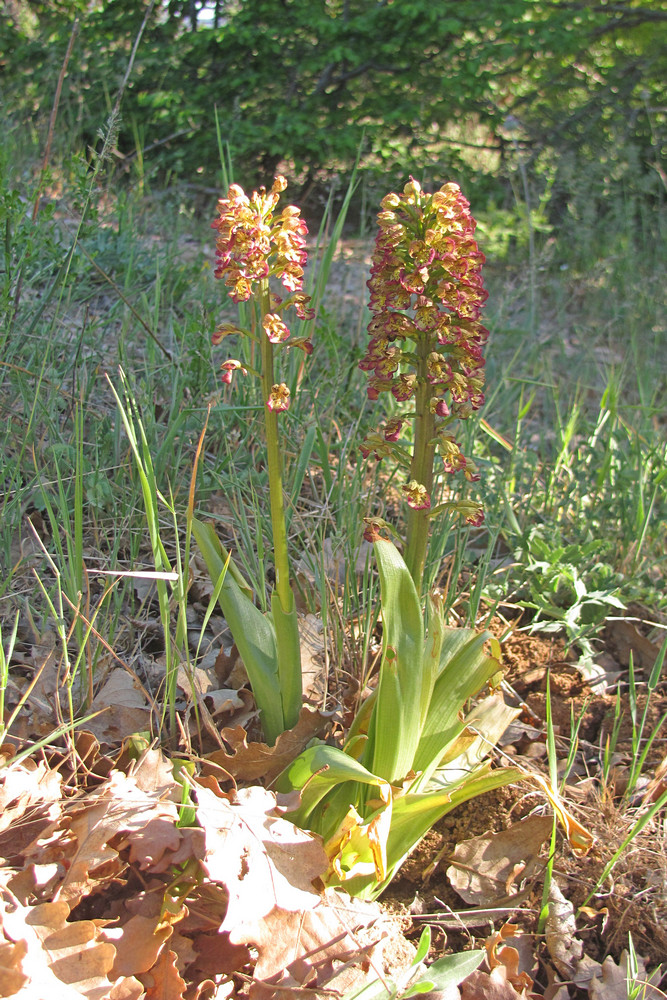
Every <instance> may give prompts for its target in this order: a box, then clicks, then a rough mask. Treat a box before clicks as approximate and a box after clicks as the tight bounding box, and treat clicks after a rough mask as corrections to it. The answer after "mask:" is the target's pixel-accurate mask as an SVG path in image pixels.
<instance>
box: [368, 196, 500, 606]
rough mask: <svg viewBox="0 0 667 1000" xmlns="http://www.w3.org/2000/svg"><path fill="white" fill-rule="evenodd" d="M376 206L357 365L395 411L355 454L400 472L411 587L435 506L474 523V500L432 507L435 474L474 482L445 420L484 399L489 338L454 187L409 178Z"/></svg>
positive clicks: (461, 202) (465, 209) (462, 204)
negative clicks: (426, 187) (385, 461)
mask: <svg viewBox="0 0 667 1000" xmlns="http://www.w3.org/2000/svg"><path fill="white" fill-rule="evenodd" d="M381 208H382V211H381V212H380V214H379V215H378V225H379V231H378V235H377V238H376V241H375V250H374V253H373V263H372V267H371V278H370V281H369V282H368V287H369V290H370V310H371V313H372V319H371V322H370V324H369V327H368V330H369V333H370V335H371V337H370V341H369V343H368V347H367V350H366V353H365V355H364V357H363V358H362V360H361V362H360V364H359V367H360V368H361V369H362V370H363V371H365V372H367V374H368V376H369V378H368V387H367V392H368V396H369V398H370V399H372V400H375V399H378V397H379V396H380V395H381V394H390V395H391V396H392V397H393V400H394V401H395V402H396V403H398V404H399V406H400V407H401V410H400V413H399V415H395V413H394V414H392V416H391V417H390V419H388V420H387V421H386V423H385V425H384V428H383V430H382V433H374V434H372V435H370V436H369V437H368V438H367V439H366V441H365V442H364V445H363V447H362V452H363V454H364V455H366V456H369V455H371V454H372V455H374V456H375V457H376V458H377V459H381V458H384V457H386V456H390V457H391V458H392V459H393V460H395V461H396V462H397V463H398V464H399V466H402V467H403V468H404V469H405V472H406V478H407V482H405V483H404V485H403V486H402V491H403V495H404V498H405V500H406V501H407V504H408V508H409V513H408V518H407V542H406V548H405V561H406V564H407V566H408V568H409V570H410V573H411V575H412V579H413V580H414V582H415V586H416V587H417V590H418V591H421V587H422V579H423V574H424V563H425V559H426V553H427V548H428V539H429V523H430V519H431V518H432V517H433V516H434V515H436V514H438V513H441V512H443V511H445V510H453V511H456V512H458V513H460V514H462V515H463V516H464V518H465V520H466V521H467V522H468V523H470V524H473V525H480V524H481V523H482V521H483V519H484V514H483V511H482V508H481V506H480V505H479V504H478V503H475V502H474V501H468V500H460V499H459V500H452V499H448V500H445V501H443V502H442V503H440V504H437V505H434V504H433V495H434V489H435V488H436V487H437V483H438V481H439V479H440V473H444V474H454V473H456V472H462V473H463V475H464V477H465V478H466V479H467V480H468V481H470V482H472V481H475V480H478V479H479V475H478V474H477V469H476V468H475V465H474V463H473V462H472V461H471V459H470V458H468V457H466V456H465V455H464V454H463V452H462V451H461V448H460V445H459V444H458V442H457V441H456V436H455V422H456V421H457V420H463V419H466V418H467V417H469V416H470V415H471V414H472V413H473V412H474V411H475V410H478V409H479V408H480V406H482V404H483V402H484V394H483V391H482V390H483V386H484V356H483V349H484V345H485V343H486V341H487V338H488V335H489V333H488V330H487V329H486V328H485V327H484V326H483V325H482V323H481V321H480V315H481V310H482V307H483V305H484V302H485V300H486V298H487V293H486V291H485V289H484V284H483V280H482V264H483V263H484V255H483V254H482V253H481V252H480V250H479V247H478V245H477V241H476V240H475V236H474V233H475V220H474V219H473V217H472V215H471V214H470V206H469V203H468V202H467V200H466V199H465V198H464V196H463V194H462V193H461V189H460V188H459V186H458V185H457V184H444V185H443V186H442V187H441V188H440V189H439V190H438V191H436V192H434V193H433V194H427V193H426V192H424V191H423V190H422V188H421V186H420V184H419V183H418V182H417V181H416V180H414V178H410V180H409V182H408V183H407V184H406V185H405V187H404V188H403V191H402V193H401V194H396V193H393V192H392V193H390V194H388V195H387V196H386V197H385V198H384V199H383V200H382V203H381ZM395 409H396V407H395V405H394V411H395ZM404 430H407V434H406V435H405V437H402V436H401V435H402V432H403V431H404ZM436 458H437V459H438V460H439V462H440V468H439V470H438V469H437V468H436V467H435V461H436ZM450 492H451V491H450ZM377 528H378V523H377V522H376V523H371V524H369V527H368V529H367V533H366V537H367V538H369V539H371V540H372V539H373V538H374V537H375V534H376V532H377Z"/></svg>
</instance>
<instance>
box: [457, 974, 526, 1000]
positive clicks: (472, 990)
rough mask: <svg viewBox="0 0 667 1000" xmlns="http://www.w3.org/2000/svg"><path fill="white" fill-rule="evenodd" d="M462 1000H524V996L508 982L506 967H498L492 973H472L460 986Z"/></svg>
mask: <svg viewBox="0 0 667 1000" xmlns="http://www.w3.org/2000/svg"><path fill="white" fill-rule="evenodd" d="M459 990H460V991H461V1000H522V998H523V996H524V995H523V994H521V993H517V991H516V990H515V989H514V987H513V986H512V984H511V983H509V982H508V981H507V974H506V971H505V968H504V966H498V968H496V969H493V970H492V971H491V972H480V970H479V969H478V970H477V971H476V972H473V973H471V974H470V975H469V976H468V978H467V979H464V980H463V982H462V983H461V984H460V986H459Z"/></svg>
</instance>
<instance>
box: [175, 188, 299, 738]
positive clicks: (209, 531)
mask: <svg viewBox="0 0 667 1000" xmlns="http://www.w3.org/2000/svg"><path fill="white" fill-rule="evenodd" d="M286 187H287V182H286V180H285V178H284V177H282V176H280V175H279V176H277V177H276V179H275V181H274V183H273V186H272V188H271V190H270V191H268V192H267V191H266V190H265V189H264V188H261V189H260V190H259V191H254V192H253V194H252V196H251V197H248V196H247V195H246V194H245V192H244V191H243V189H242V188H241V187H240V186H239V185H238V184H231V185H230V187H229V190H228V192H227V197H226V198H221V199H220V201H219V202H218V217H217V219H216V220H215V221H214V222H213V224H212V228H213V229H215V230H216V231H217V239H216V260H217V266H216V270H215V276H216V278H219V279H221V280H223V281H224V282H225V285H226V286H227V288H228V289H229V296H230V298H231V299H232V301H234V302H236V303H249V305H250V309H249V310H248V312H249V316H250V324H249V326H247V327H241V326H239V325H236V324H233V323H224V324H222V325H220V326H218V328H217V329H216V331H215V333H214V335H213V343H214V344H219V343H220V342H221V341H222V340H223V339H224V338H225V337H227V336H229V335H231V334H237V335H239V336H241V337H248V338H250V340H251V341H252V343H253V345H255V347H256V348H257V350H256V351H255V352H254V353H255V354H256V355H258V357H259V367H258V368H253V367H251V366H250V365H249V364H247V363H242V362H241V361H239V360H238V359H236V358H230V359H228V360H226V361H224V362H223V363H222V365H221V371H222V381H223V382H224V383H227V384H229V383H231V381H232V376H233V374H234V372H239V373H240V374H241V375H246V376H247V375H254V376H256V377H257V378H258V379H259V380H260V383H261V395H262V404H263V405H262V410H263V419H264V435H265V445H266V461H267V470H268V478H269V497H270V512H271V529H272V534H273V553H274V566H275V581H276V582H275V590H274V592H273V594H272V595H271V611H270V614H269V615H266V616H265V615H263V614H262V613H261V612H260V611H259V610H258V609H257V608H256V607H255V605H254V603H253V600H252V592H251V590H250V587H249V586H248V585H247V584H246V582H245V581H244V580H243V578H242V576H241V573H240V571H239V570H238V568H237V567H236V566H235V565H234V564H233V563H232V562H231V560H230V558H229V555H228V553H227V552H226V551H225V550H224V548H223V546H222V545H221V543H220V541H219V540H218V538H217V536H216V534H215V531H214V530H213V528H212V526H211V525H209V524H204V523H202V522H201V521H198V520H195V521H194V523H193V533H194V535H195V538H196V540H197V544H198V545H199V547H200V549H201V551H202V554H203V555H204V558H205V560H206V563H207V567H208V570H209V573H210V574H211V576H212V578H213V579H214V580H216V581H220V579H221V577H222V576H223V574H225V575H224V579H222V582H221V587H220V593H219V598H218V600H219V603H220V606H221V608H222V612H223V614H224V616H225V618H226V620H227V623H228V625H229V627H230V629H231V631H232V635H233V637H234V641H235V642H236V645H237V648H238V650H239V653H240V655H241V658H242V660H243V662H244V664H245V667H246V670H247V673H248V677H249V679H250V683H251V685H252V689H253V693H254V695H255V700H256V702H257V706H258V709H259V713H260V718H261V722H262V727H263V729H264V735H265V737H266V738H267V739H268V740H269V741H270V742H272V743H273V742H275V740H276V739H277V737H278V736H279V735H280V733H282V732H283V731H284V730H286V729H290V728H292V727H293V726H294V725H296V723H297V721H298V718H299V712H300V710H301V704H302V682H301V659H300V647H299V629H298V622H297V615H296V607H295V603H294V595H293V592H292V587H291V582H290V562H289V553H288V547H287V527H286V520H285V506H284V497H283V481H282V453H281V444H280V431H279V419H280V414H281V413H282V412H284V411H285V410H287V409H288V408H289V405H290V390H289V388H288V386H287V385H286V384H285V383H284V382H276V381H275V357H274V355H275V352H276V351H277V350H280V349H282V348H285V347H297V348H300V349H301V350H302V351H304V352H305V353H306V354H307V355H308V354H310V353H311V352H312V344H311V342H310V339H309V338H307V337H299V338H297V337H290V330H289V327H288V326H287V324H286V322H285V314H286V313H287V311H288V310H290V309H293V310H294V311H295V313H296V315H297V317H298V318H299V319H302V320H307V319H312V317H313V315H314V313H313V310H312V309H311V308H310V305H309V301H310V300H309V297H308V296H307V295H305V294H304V292H303V275H304V267H305V264H306V259H307V253H306V245H305V237H306V234H307V232H308V228H307V226H306V223H305V222H304V220H303V219H302V218H301V213H300V210H299V209H298V208H296V207H295V206H293V205H288V206H286V207H285V208H283V209H282V211H281V212H280V214H277V211H276V209H277V205H278V202H279V200H280V195H281V194H282V192H283V191H284V190H285V188H286ZM271 279H275V280H276V281H277V282H280V283H281V284H282V286H283V288H284V289H286V290H287V292H288V293H289V294H288V295H287V296H285V297H284V298H283V297H282V296H281V295H279V294H277V292H276V291H275V290H273V289H272V288H271Z"/></svg>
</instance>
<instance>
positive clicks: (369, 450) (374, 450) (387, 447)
mask: <svg viewBox="0 0 667 1000" xmlns="http://www.w3.org/2000/svg"><path fill="white" fill-rule="evenodd" d="M359 451H360V452H361V454H362V455H363V456H364V458H368V456H369V455H373V456H374V457H375V458H377V459H378V460H379V459H381V458H386V456H387V455H393V453H394V449H393V447H392V445H391V444H390V443H389V442H388V441H387V439H386V438H384V437H382V436H381V435H380V434H377V433H372V434H367V435H366V437H365V438H364V440H363V442H362V443H361V444H360V445H359Z"/></svg>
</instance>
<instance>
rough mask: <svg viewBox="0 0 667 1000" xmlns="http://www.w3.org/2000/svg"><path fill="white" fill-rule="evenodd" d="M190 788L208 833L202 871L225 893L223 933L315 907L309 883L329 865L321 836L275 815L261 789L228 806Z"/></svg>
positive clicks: (271, 798)
mask: <svg viewBox="0 0 667 1000" xmlns="http://www.w3.org/2000/svg"><path fill="white" fill-rule="evenodd" d="M193 785H194V788H195V791H196V797H197V803H198V805H197V820H198V822H199V824H200V826H201V827H202V828H203V829H204V830H205V832H206V853H205V858H204V862H203V864H204V868H205V869H206V871H207V872H208V874H209V876H210V878H212V879H214V880H215V881H216V882H220V883H221V884H222V885H224V886H225V888H226V889H227V892H228V894H229V903H228V907H227V914H226V917H225V920H224V924H223V927H222V928H221V929H223V930H230V931H231V930H233V929H234V928H235V927H237V926H238V925H239V924H241V923H242V922H244V921H245V920H250V921H251V922H253V923H254V922H255V921H257V920H258V919H260V918H261V917H263V916H265V915H266V914H267V913H269V912H270V911H271V910H272V909H273V907H274V906H278V907H279V908H280V909H283V910H293V911H301V910H305V909H308V908H311V907H313V906H315V905H316V904H317V902H318V899H319V896H318V894H317V893H316V892H315V890H314V888H313V881H314V879H316V878H318V877H319V876H321V875H322V874H323V873H324V872H325V871H326V869H327V863H328V862H327V856H326V854H325V852H324V848H323V847H322V843H321V840H320V838H319V837H316V836H315V835H314V834H311V833H307V832H305V831H304V830H300V829H299V828H298V827H296V826H294V824H293V823H289V822H288V821H287V820H285V819H283V818H282V817H280V816H279V815H277V813H276V798H275V795H273V793H272V792H268V791H266V790H265V789H263V788H258V787H256V786H255V787H251V788H242V789H240V790H239V792H238V794H237V797H236V799H235V801H234V802H230V801H229V800H228V799H227V798H226V797H225V798H220V797H218V796H217V795H216V794H214V792H212V791H211V790H210V789H208V788H205V787H203V785H201V784H200V783H199V782H197V781H196V780H195V781H194V782H193Z"/></svg>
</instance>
